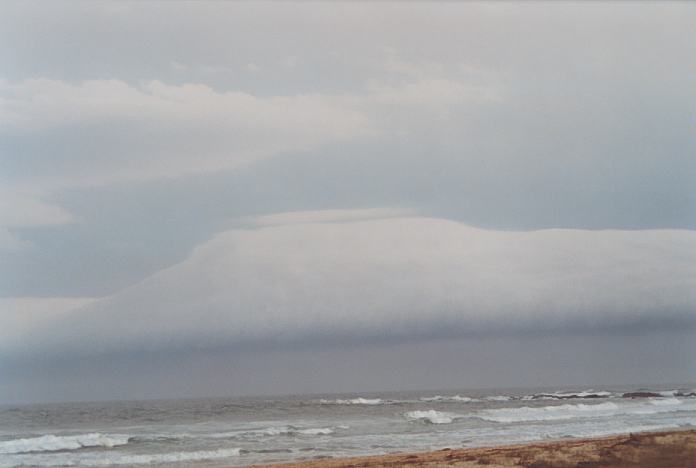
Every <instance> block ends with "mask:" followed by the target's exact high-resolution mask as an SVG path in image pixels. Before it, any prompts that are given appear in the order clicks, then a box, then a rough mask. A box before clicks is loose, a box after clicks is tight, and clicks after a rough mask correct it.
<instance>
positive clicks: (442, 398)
mask: <svg viewBox="0 0 696 468" xmlns="http://www.w3.org/2000/svg"><path fill="white" fill-rule="evenodd" d="M420 400H421V401H444V402H452V401H455V402H459V403H471V402H473V401H478V400H476V399H474V398H469V397H466V396H460V395H452V396H442V395H435V396H433V397H423V398H420Z"/></svg>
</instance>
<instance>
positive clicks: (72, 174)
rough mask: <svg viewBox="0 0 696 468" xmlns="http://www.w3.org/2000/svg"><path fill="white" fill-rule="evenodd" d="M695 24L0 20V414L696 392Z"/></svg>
mask: <svg viewBox="0 0 696 468" xmlns="http://www.w3.org/2000/svg"><path fill="white" fill-rule="evenodd" d="M695 22H696V5H694V4H692V3H687V2H679V3H667V2H659V3H658V2H655V3H647V2H640V3H630V2H620V3H618V2H617V3H599V2H596V3H595V2H593V3H570V2H559V3H532V2H524V3H505V2H491V3H485V4H484V3H475V2H461V3H454V2H443V3H438V2H406V3H403V2H402V3H389V2H353V3H340V2H330V3H300V2H283V3H252V2H249V3H243V2H208V3H206V2H161V3H158V2H133V3H130V2H77V1H75V2H67V3H65V2H60V1H55V2H36V3H34V2H25V1H23V2H13V1H5V2H2V3H0V320H1V321H2V326H0V402H3V401H4V402H28V401H53V400H82V399H89V400H94V399H111V398H154V397H183V396H215V395H220V396H224V395H239V394H271V393H287V392H312V391H314V392H323V391H367V390H380V389H416V388H420V389H428V388H456V387H463V388H467V387H479V388H481V387H492V386H533V385H550V386H560V385H579V386H584V385H587V386H592V385H598V384H632V383H641V384H643V383H645V384H659V383H668V382H693V381H696V363H695V362H694V361H693V359H689V357H690V356H693V355H694V354H696V339H694V338H696V191H695V190H694V186H695V185H696V156H695V155H696V78H695V77H696V60H695V59H694V57H696V32H695V31H694V28H693V25H694V23H695Z"/></svg>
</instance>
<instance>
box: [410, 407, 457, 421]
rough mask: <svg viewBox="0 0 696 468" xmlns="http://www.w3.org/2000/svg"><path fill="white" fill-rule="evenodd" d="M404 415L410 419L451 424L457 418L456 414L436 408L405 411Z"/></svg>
mask: <svg viewBox="0 0 696 468" xmlns="http://www.w3.org/2000/svg"><path fill="white" fill-rule="evenodd" d="M404 417H405V418H406V419H408V420H409V421H423V422H427V423H430V424H450V423H451V422H452V421H454V420H455V419H456V418H457V416H456V415H454V414H451V413H443V412H441V411H435V410H427V411H408V412H406V413H404Z"/></svg>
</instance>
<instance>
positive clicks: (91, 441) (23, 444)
mask: <svg viewBox="0 0 696 468" xmlns="http://www.w3.org/2000/svg"><path fill="white" fill-rule="evenodd" d="M129 439H130V437H128V436H127V435H114V434H109V435H104V434H99V433H93V434H78V435H69V436H57V435H53V434H48V435H43V436H41V437H30V438H25V439H14V440H5V441H2V442H0V453H4V454H12V453H30V452H54V451H58V450H78V449H81V448H84V447H107V448H112V447H116V446H118V445H126V444H127V443H128V441H129Z"/></svg>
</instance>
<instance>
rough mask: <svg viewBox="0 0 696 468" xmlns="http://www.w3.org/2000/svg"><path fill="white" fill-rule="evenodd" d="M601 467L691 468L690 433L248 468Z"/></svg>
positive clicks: (695, 442) (693, 447) (694, 456)
mask: <svg viewBox="0 0 696 468" xmlns="http://www.w3.org/2000/svg"><path fill="white" fill-rule="evenodd" d="M397 466H410V467H445V466H448V467H449V466H454V467H481V466H488V467H512V466H523V467H536V468H542V467H549V468H550V467H578V466H581V467H583V468H589V467H600V466H601V467H603V468H607V467H609V468H611V467H615V468H619V467H633V468H657V467H673V468H681V467H684V468H686V467H694V466H696V429H674V430H665V431H656V432H640V433H632V434H621V435H611V436H605V437H593V438H586V439H562V440H557V441H544V442H530V443H526V444H515V445H500V446H490V447H474V448H461V449H447V448H445V449H441V450H437V451H430V452H414V453H393V454H386V455H366V456H359V457H349V458H323V459H314V460H300V461H294V462H288V463H274V464H266V465H250V468H348V467H373V468H380V467H397Z"/></svg>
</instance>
